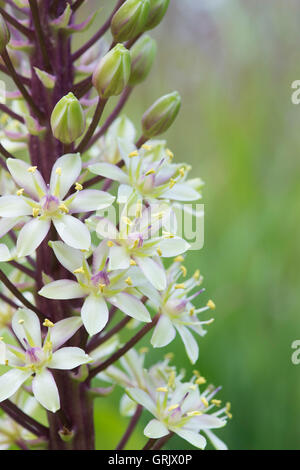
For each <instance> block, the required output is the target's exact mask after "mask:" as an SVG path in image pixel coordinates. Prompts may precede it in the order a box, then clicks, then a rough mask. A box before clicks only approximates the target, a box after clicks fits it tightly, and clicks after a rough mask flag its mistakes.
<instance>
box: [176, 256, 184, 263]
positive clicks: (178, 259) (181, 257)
mask: <svg viewBox="0 0 300 470" xmlns="http://www.w3.org/2000/svg"><path fill="white" fill-rule="evenodd" d="M183 261H184V257H183V256H181V255H179V256H176V258H174V262H175V263H182V262H183Z"/></svg>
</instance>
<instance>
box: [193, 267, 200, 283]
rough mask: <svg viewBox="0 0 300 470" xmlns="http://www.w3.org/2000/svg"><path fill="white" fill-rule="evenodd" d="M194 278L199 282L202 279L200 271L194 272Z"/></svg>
mask: <svg viewBox="0 0 300 470" xmlns="http://www.w3.org/2000/svg"><path fill="white" fill-rule="evenodd" d="M193 278H194V279H196V280H198V279H199V278H200V270H199V269H197V270H196V271H195V272H194V275H193Z"/></svg>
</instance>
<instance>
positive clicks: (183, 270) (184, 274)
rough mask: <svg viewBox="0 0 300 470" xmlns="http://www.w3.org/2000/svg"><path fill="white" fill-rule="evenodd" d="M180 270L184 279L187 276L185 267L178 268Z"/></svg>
mask: <svg viewBox="0 0 300 470" xmlns="http://www.w3.org/2000/svg"><path fill="white" fill-rule="evenodd" d="M180 269H181V271H182V275H183V277H186V275H187V269H186V267H185V266H180Z"/></svg>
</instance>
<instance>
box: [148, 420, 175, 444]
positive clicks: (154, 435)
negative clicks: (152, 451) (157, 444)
mask: <svg viewBox="0 0 300 470" xmlns="http://www.w3.org/2000/svg"><path fill="white" fill-rule="evenodd" d="M144 434H145V436H147V437H149V438H150V439H159V438H160V437H164V436H167V434H169V430H168V428H166V426H165V425H164V424H163V423H161V422H160V421H158V420H157V419H152V420H151V421H149V423H148V424H147V426H146V427H145V429H144Z"/></svg>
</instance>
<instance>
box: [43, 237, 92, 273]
mask: <svg viewBox="0 0 300 470" xmlns="http://www.w3.org/2000/svg"><path fill="white" fill-rule="evenodd" d="M49 245H50V246H51V248H52V249H53V251H54V253H55V256H56V258H57V259H58V261H59V262H60V264H62V265H63V267H64V268H66V269H67V270H68V271H70V272H71V273H73V272H74V271H75V269H78V268H80V267H81V266H82V263H83V260H84V255H83V253H82V251H80V250H77V249H76V248H71V247H70V246H68V245H66V244H65V243H63V242H50V243H49Z"/></svg>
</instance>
